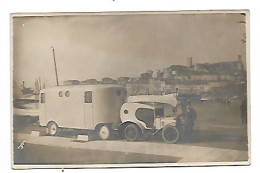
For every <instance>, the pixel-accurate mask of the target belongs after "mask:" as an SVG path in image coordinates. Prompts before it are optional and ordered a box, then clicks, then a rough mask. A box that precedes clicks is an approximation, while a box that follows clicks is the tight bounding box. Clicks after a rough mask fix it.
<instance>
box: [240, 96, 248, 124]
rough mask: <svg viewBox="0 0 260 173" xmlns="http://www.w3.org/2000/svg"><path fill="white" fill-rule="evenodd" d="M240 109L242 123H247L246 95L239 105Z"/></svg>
mask: <svg viewBox="0 0 260 173" xmlns="http://www.w3.org/2000/svg"><path fill="white" fill-rule="evenodd" d="M240 111H241V119H242V124H247V97H246V96H244V99H243V101H242V103H241V105H240Z"/></svg>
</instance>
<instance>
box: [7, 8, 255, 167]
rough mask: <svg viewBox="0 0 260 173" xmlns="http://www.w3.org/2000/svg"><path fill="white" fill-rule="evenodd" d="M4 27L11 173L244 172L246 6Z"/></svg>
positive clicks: (30, 17) (70, 16) (67, 16)
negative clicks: (96, 172) (79, 171)
mask: <svg viewBox="0 0 260 173" xmlns="http://www.w3.org/2000/svg"><path fill="white" fill-rule="evenodd" d="M10 20H11V22H10V23H11V73H12V79H11V80H12V97H13V98H12V103H11V104H12V111H11V120H12V122H11V128H12V141H11V143H12V167H13V168H14V169H26V168H104V167H162V166H201V165H250V163H251V159H250V157H251V149H250V141H251V139H250V90H249V86H250V79H249V72H250V71H249V70H250V68H249V65H250V64H249V62H250V61H249V58H250V57H249V11H248V10H231V11H230V10H229V11H214V10H211V11H176V12H96V13H23V14H22V13H16V14H11V19H10Z"/></svg>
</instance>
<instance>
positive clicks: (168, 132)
mask: <svg viewBox="0 0 260 173" xmlns="http://www.w3.org/2000/svg"><path fill="white" fill-rule="evenodd" d="M162 138H163V140H164V142H166V143H171V144H172V143H175V142H177V141H178V139H179V130H178V129H177V128H176V127H175V126H173V125H167V126H165V127H164V128H163V130H162Z"/></svg>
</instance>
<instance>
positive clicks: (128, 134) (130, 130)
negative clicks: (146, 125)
mask: <svg viewBox="0 0 260 173" xmlns="http://www.w3.org/2000/svg"><path fill="white" fill-rule="evenodd" d="M140 133H141V132H140V128H139V127H138V126H137V125H135V124H128V125H127V126H126V127H125V129H124V135H125V139H126V140H127V141H131V142H132V141H136V140H137V139H138V138H139V136H140Z"/></svg>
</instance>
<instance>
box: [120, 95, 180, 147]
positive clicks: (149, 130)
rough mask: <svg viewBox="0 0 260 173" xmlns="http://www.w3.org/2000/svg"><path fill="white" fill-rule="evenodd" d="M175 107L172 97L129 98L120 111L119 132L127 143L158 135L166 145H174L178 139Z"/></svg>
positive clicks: (148, 96)
mask: <svg viewBox="0 0 260 173" xmlns="http://www.w3.org/2000/svg"><path fill="white" fill-rule="evenodd" d="M176 106H177V100H176V98H175V97H174V96H173V95H164V96H159V95H141V96H130V97H128V100H127V102H126V103H124V104H123V105H122V107H121V110H120V118H121V121H122V123H121V125H120V129H119V132H120V134H121V135H123V136H124V137H125V139H126V140H127V141H136V140H138V139H140V138H141V137H142V136H149V135H156V134H158V133H160V134H161V135H162V138H163V140H164V141H165V142H166V143H175V142H177V141H178V139H179V130H178V128H177V124H176V116H175V108H176Z"/></svg>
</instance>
